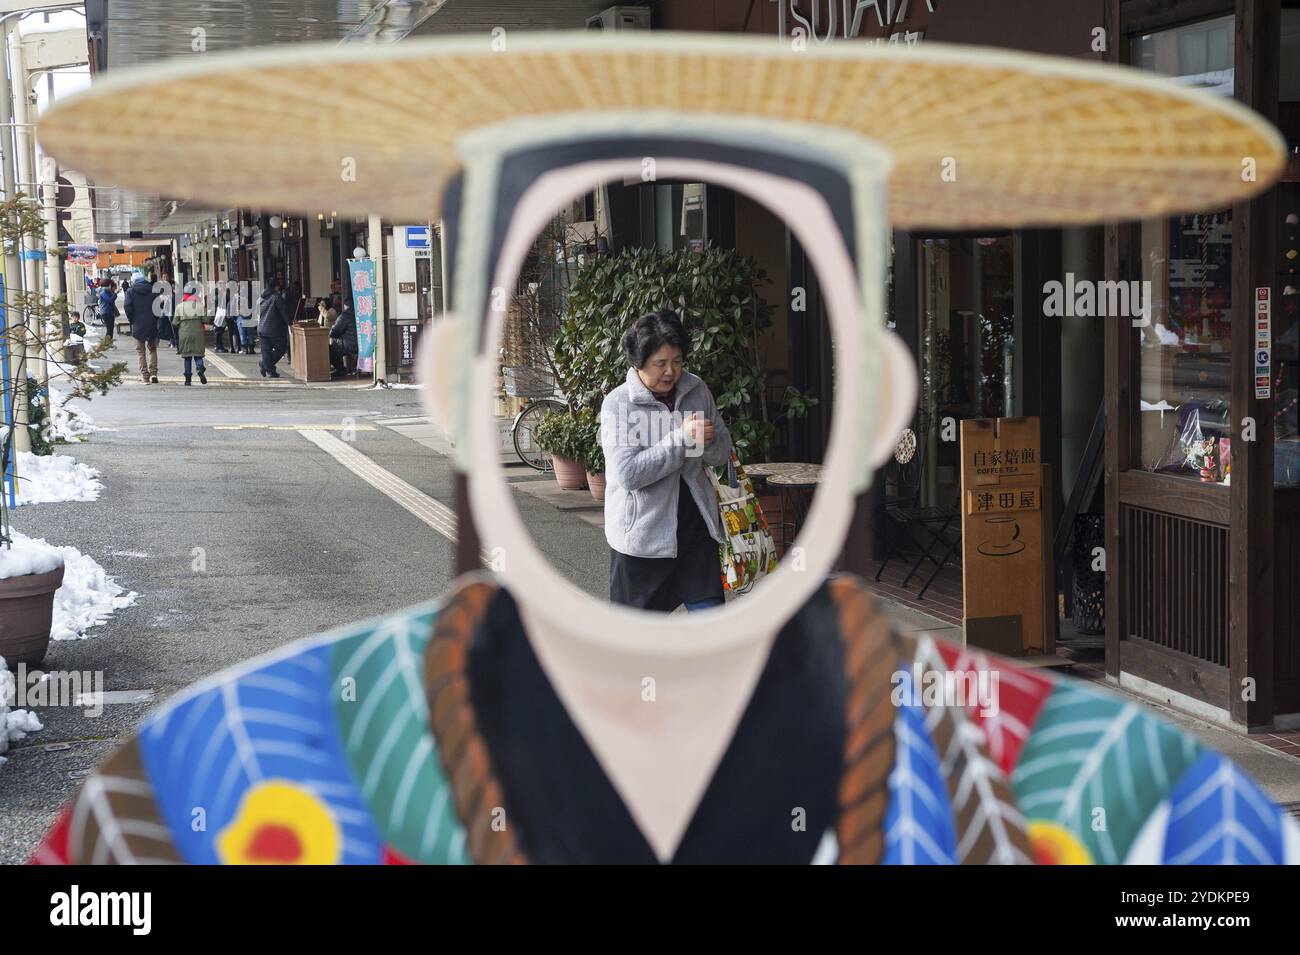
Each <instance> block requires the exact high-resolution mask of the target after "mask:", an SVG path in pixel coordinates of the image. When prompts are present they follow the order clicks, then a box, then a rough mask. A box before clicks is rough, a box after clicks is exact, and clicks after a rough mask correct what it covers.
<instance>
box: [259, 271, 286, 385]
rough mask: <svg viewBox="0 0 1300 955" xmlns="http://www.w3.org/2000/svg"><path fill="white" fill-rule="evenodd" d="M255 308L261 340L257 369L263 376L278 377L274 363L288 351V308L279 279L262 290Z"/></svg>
mask: <svg viewBox="0 0 1300 955" xmlns="http://www.w3.org/2000/svg"><path fill="white" fill-rule="evenodd" d="M257 308H258V321H257V335H258V338H260V339H261V341H262V361H261V364H260V365H259V370H260V371H261V372H262V377H263V378H279V377H280V373H279V372H278V371H276V370H275V364H276V362H278V361H279V360H280V359H281V358H283V357H284V356H285V354H286V353H287V352H288V351H289V309H288V306H287V304H286V302H285V298H284V292H283V290H282V289H281V286H280V280H279V279H276V280H275V281H274V282H273V283H272V284H271V287H270V288H266V289H263V290H262V298H261V299H260V300H259V301H258V303H257Z"/></svg>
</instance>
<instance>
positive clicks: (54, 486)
mask: <svg viewBox="0 0 1300 955" xmlns="http://www.w3.org/2000/svg"><path fill="white" fill-rule="evenodd" d="M14 463H15V469H16V470H17V472H18V504H19V506H21V505H23V504H56V503H59V502H62V501H94V500H98V498H99V492H100V491H102V490H103V489H104V485H103V484H101V483H100V482H99V481H98V480H96V478H98V477H99V472H98V471H96V470H95V469H94V468H92V467H89V466H87V465H85V464H78V463H77V460H76V459H75V458H71V457H69V456H68V455H66V454H43V455H42V454H32V452H30V451H19V452H18V455H17V458H16V459H15V462H14Z"/></svg>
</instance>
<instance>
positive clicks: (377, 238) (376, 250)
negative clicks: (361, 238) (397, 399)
mask: <svg viewBox="0 0 1300 955" xmlns="http://www.w3.org/2000/svg"><path fill="white" fill-rule="evenodd" d="M366 241H367V242H369V243H370V257H371V258H372V259H374V261H375V381H376V382H380V381H387V380H388V355H387V353H386V352H385V348H386V347H387V345H386V339H387V338H388V335H387V331H388V316H387V315H386V313H385V311H384V298H385V296H384V226H383V222H382V221H381V220H380V218H379V216H377V215H371V216H370V221H369V224H368V231H367V235H366Z"/></svg>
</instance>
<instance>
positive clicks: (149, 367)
mask: <svg viewBox="0 0 1300 955" xmlns="http://www.w3.org/2000/svg"><path fill="white" fill-rule="evenodd" d="M157 299H158V296H157V294H156V293H155V292H154V290H153V283H152V282H150V281H149V276H147V275H145V274H144V273H143V272H137V273H135V279H134V280H133V281H132V282H131V287H130V288H129V289H127V290H126V295H125V303H124V306H123V308H124V311H125V312H126V317H127V319H128V320H129V321H130V322H131V337H132V338H134V339H135V353H136V356H137V358H139V361H140V380H141V381H142V382H144V383H145V384H149V385H156V384H158V324H159V315H158V314H157V312H156V311H155V303H156V302H157ZM157 307H158V308H159V309H161V307H162V306H161V303H158V306H157Z"/></svg>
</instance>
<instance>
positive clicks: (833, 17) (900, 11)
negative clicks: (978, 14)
mask: <svg viewBox="0 0 1300 955" xmlns="http://www.w3.org/2000/svg"><path fill="white" fill-rule="evenodd" d="M768 2H769V3H775V4H776V9H777V35H778V36H780V37H781V38H782V39H785V38H786V37H787V36H790V35H791V33H792V31H800V32H801V33H802V35H803V36H805V37H808V38H810V39H813V40H816V41H817V42H818V43H826V42H829V41H830V40H834V39H836V38H837V32H838V36H839V37H842V38H843V39H846V40H850V39H853V38H855V37H857V36H860V35H861V34H862V30H863V27H864V26H865V27H866V28H867V29H870V28H871V22H872V19H873V17H872V16H868V13H870V14H873V15H874V20H875V25H876V26H877V27H879V28H880V29H881V30H883V31H886V32H888V33H889V40H890V42H891V43H897V42H901V41H905V42H908V43H915V42H916V41H918V40H920V39H921V37H923V36H924V35H925V30H924V29H923V28H924V26H925V24H924V23H920V22H919V21H920V19H921V18H920V17H919V16H916V15H915V14H918V13H920V12H921V11H922V10H923V11H925V12H926V13H934V5H935V0H768ZM804 8H806V9H807V12H806V13H805V12H804ZM792 20H793V21H794V23H793V25H791V23H790V21H792ZM917 25H919V26H921V27H922V29H920V30H913V29H911V28H912V27H914V26H917ZM895 27H899V28H905V30H906V32H905V33H896V32H894V30H893V28H895Z"/></svg>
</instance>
